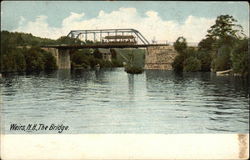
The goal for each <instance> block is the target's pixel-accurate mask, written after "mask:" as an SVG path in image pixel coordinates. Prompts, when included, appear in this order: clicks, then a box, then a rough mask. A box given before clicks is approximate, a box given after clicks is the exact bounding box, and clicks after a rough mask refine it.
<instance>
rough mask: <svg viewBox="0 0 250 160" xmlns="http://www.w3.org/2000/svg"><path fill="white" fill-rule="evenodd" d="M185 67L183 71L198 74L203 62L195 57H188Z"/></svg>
mask: <svg viewBox="0 0 250 160" xmlns="http://www.w3.org/2000/svg"><path fill="white" fill-rule="evenodd" d="M183 65H184V67H183V70H184V71H186V72H196V71H200V69H201V62H200V60H198V59H197V58H195V57H188V58H187V59H186V60H185V61H184V64H183Z"/></svg>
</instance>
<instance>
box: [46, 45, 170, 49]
mask: <svg viewBox="0 0 250 160" xmlns="http://www.w3.org/2000/svg"><path fill="white" fill-rule="evenodd" d="M151 46H168V44H135V45H132V44H129V45H127V44H87V45H86V44H84V45H44V46H41V47H44V48H57V49H84V48H147V47H151Z"/></svg>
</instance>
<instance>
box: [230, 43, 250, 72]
mask: <svg viewBox="0 0 250 160" xmlns="http://www.w3.org/2000/svg"><path fill="white" fill-rule="evenodd" d="M248 44H249V39H243V40H239V41H238V42H237V44H236V45H235V48H234V49H233V50H232V55H231V60H232V66H233V70H234V72H235V73H239V74H242V75H244V76H247V75H248V74H249V51H248Z"/></svg>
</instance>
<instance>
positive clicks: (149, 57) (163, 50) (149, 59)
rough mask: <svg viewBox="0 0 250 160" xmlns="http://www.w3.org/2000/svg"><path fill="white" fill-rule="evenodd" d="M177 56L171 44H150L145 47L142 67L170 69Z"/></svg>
mask: <svg viewBox="0 0 250 160" xmlns="http://www.w3.org/2000/svg"><path fill="white" fill-rule="evenodd" d="M176 56H177V52H176V51H175V49H174V47H173V46H167V45H166V46H151V47H148V48H147V53H146V58H145V66H144V69H160V70H172V65H171V64H172V62H173V61H174V58H175V57H176Z"/></svg>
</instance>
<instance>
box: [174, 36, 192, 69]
mask: <svg viewBox="0 0 250 160" xmlns="http://www.w3.org/2000/svg"><path fill="white" fill-rule="evenodd" d="M187 48H188V47H187V42H186V39H185V38H184V37H178V38H177V40H176V41H175V42H174V49H175V50H176V51H177V52H178V55H177V56H176V57H175V59H174V61H173V63H172V67H173V68H174V70H175V71H177V72H180V71H183V64H184V61H185V59H186V56H187Z"/></svg>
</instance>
